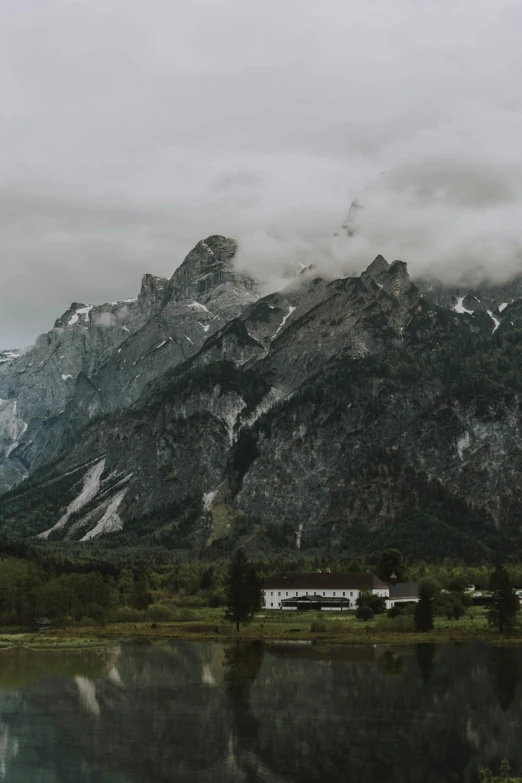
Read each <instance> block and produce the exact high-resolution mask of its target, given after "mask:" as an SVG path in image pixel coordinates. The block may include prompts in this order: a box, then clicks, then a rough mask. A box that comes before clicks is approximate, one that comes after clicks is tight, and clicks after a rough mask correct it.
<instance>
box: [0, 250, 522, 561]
mask: <svg viewBox="0 0 522 783" xmlns="http://www.w3.org/2000/svg"><path fill="white" fill-rule="evenodd" d="M236 251H237V245H236V242H235V241H234V240H232V239H228V238H225V237H221V236H211V237H208V238H207V239H205V240H204V241H201V242H199V243H198V244H197V245H196V247H195V248H194V249H193V250H192V251H191V252H190V253H189V254H188V256H187V257H186V259H185V260H184V261H183V263H182V264H181V265H180V266H179V267H178V268H177V269H176V271H175V272H174V274H173V275H172V277H171V278H170V280H169V279H164V278H158V277H154V276H152V275H145V277H144V278H143V281H142V285H141V290H140V292H139V294H138V297H137V298H136V299H133V300H123V301H119V302H113V303H110V304H104V305H100V306H91V305H87V304H84V303H80V302H74V303H73V304H72V305H71V307H70V308H69V309H68V310H67V311H66V312H65V313H64V314H63V315H62V316H60V317H59V318H58V319H57V320H56V322H55V324H54V327H53V329H51V330H50V331H49V332H48V333H47V334H44V335H41V336H40V337H39V338H38V339H37V341H36V343H35V345H34V346H31V347H30V348H28V349H24V350H10V351H3V352H0V397H1V400H0V490H2V492H3V494H2V495H1V496H0V525H1V528H2V529H3V530H4V531H5V532H7V533H9V534H10V535H16V536H38V537H40V539H45V540H49V541H53V540H56V541H84V542H86V541H91V540H96V541H102V542H105V543H107V544H110V545H111V546H120V545H124V544H125V545H132V546H140V545H146V546H149V545H162V546H166V547H169V548H190V549H202V548H210V549H211V550H217V551H226V550H228V549H229V548H230V547H232V546H234V545H236V544H237V542H240V543H242V544H244V545H245V546H252V547H256V548H257V549H268V548H275V549H279V548H281V547H284V548H290V549H304V548H310V547H313V548H324V547H336V548H340V549H345V550H347V551H349V552H351V553H357V554H364V553H368V552H373V551H377V550H378V549H382V548H384V547H386V546H391V545H394V546H398V547H399V548H401V549H402V550H403V551H404V552H405V554H407V555H409V556H410V557H412V558H413V557H415V558H421V557H424V558H427V559H434V558H435V559H436V558H442V557H445V556H456V557H461V558H464V559H467V560H473V561H479V560H491V559H493V558H496V557H500V556H501V557H509V556H518V554H520V551H521V550H522V536H521V522H522V519H521V517H520V512H519V510H518V509H519V507H518V492H519V487H520V486H521V478H522V437H521V435H520V431H519V429H520V428H519V421H520V401H521V396H520V395H521V392H522V371H521V369H522V368H521V364H522V278H521V279H515V280H513V281H511V282H510V283H507V284H504V285H501V286H495V285H492V284H483V285H481V286H480V287H477V288H475V289H473V288H467V289H466V290H462V289H460V288H459V287H457V286H451V285H447V284H446V285H445V284H442V283H434V282H433V281H428V280H412V279H411V278H410V275H409V273H408V269H407V266H406V264H405V263H403V262H401V261H394V262H393V263H388V261H386V260H385V259H384V258H383V257H382V256H378V257H377V258H376V259H375V260H374V261H373V262H372V263H371V264H370V266H369V267H368V268H367V269H366V270H365V271H364V272H363V273H362V274H361V275H360V276H357V277H343V278H340V279H330V278H326V277H324V276H323V275H321V273H320V272H319V271H318V269H316V268H315V267H313V266H311V267H307V268H304V269H303V270H302V271H301V272H300V273H299V274H298V275H296V277H295V279H293V280H292V281H291V282H290V284H289V285H288V286H287V287H286V288H284V289H283V290H282V291H279V292H276V293H271V294H269V295H267V296H262V295H261V291H260V288H259V284H258V283H257V282H256V281H255V280H254V279H253V278H252V277H250V276H248V275H247V274H245V273H241V272H239V271H238V270H237V267H236V265H235V255H236Z"/></svg>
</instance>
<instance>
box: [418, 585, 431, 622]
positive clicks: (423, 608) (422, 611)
mask: <svg viewBox="0 0 522 783" xmlns="http://www.w3.org/2000/svg"><path fill="white" fill-rule="evenodd" d="M414 620H415V630H417V631H432V630H433V598H432V594H431V592H430V590H429V588H428V587H427V586H426V585H423V584H421V586H420V588H419V601H418V603H417V605H416V606H415V617H414Z"/></svg>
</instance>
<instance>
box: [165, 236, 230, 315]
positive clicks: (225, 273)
mask: <svg viewBox="0 0 522 783" xmlns="http://www.w3.org/2000/svg"><path fill="white" fill-rule="evenodd" d="M236 251H237V242H236V241H235V239H229V238H228V237H222V236H217V235H216V236H210V237H207V239H202V240H201V242H198V244H197V245H196V246H195V247H194V248H193V249H192V250H191V251H190V253H189V254H188V255H187V257H186V258H185V260H184V261H183V263H182V264H181V266H180V267H178V269H176V271H175V272H174V274H173V275H172V277H171V279H170V284H169V289H170V298H174V299H196V300H197V299H198V298H199V299H201V298H204V297H205V295H206V294H209V293H210V292H211V291H212V290H213V289H214V288H217V286H219V285H222V284H223V283H226V282H236V280H237V278H238V275H237V272H236V270H235V268H234V265H233V260H234V256H235V255H236Z"/></svg>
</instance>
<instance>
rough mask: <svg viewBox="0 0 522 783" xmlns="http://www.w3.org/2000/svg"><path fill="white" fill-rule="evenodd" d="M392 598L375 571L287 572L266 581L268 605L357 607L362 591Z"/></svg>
mask: <svg viewBox="0 0 522 783" xmlns="http://www.w3.org/2000/svg"><path fill="white" fill-rule="evenodd" d="M368 591H370V592H372V593H373V594H374V595H378V596H380V597H381V598H384V599H389V596H390V588H389V587H388V585H387V584H385V583H384V582H382V581H381V580H380V579H379V578H378V577H377V576H375V574H372V573H370V572H369V571H366V572H364V573H362V574H332V573H330V572H329V571H315V572H314V573H311V574H292V573H290V574H283V575H279V576H271V577H270V578H269V579H267V580H266V581H265V584H264V595H265V609H284V610H285V609H286V610H288V611H307V610H314V611H315V610H318V609H320V610H322V611H343V610H346V609H355V607H356V601H357V598H358V597H359V595H360V594H361V592H368Z"/></svg>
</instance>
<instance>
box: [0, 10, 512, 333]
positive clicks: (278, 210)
mask: <svg viewBox="0 0 522 783" xmlns="http://www.w3.org/2000/svg"><path fill="white" fill-rule="evenodd" d="M521 35H522V4H521V3H520V2H518V1H513V2H508V1H507V0H322V1H321V2H318V0H148V1H147V2H143V0H0V142H1V147H0V149H1V155H0V265H1V270H0V271H1V278H0V281H1V287H0V346H3V347H15V346H19V345H24V344H27V343H29V342H32V341H33V340H34V338H35V336H36V335H37V334H38V333H39V332H42V331H47V329H49V328H50V327H51V326H52V324H53V322H54V320H55V318H56V317H57V316H59V315H60V314H61V313H62V312H63V311H64V310H66V309H67V307H68V306H69V304H70V303H71V302H72V301H81V302H86V303H100V302H103V301H111V300H114V299H117V298H127V297H130V296H135V295H136V293H137V291H138V288H139V284H140V279H141V276H142V274H143V273H145V272H152V273H155V274H161V275H167V276H170V275H171V274H172V272H173V271H174V269H175V268H176V267H177V266H178V265H179V263H180V262H181V261H182V259H183V257H184V255H185V254H186V252H187V251H188V250H189V249H190V247H191V246H193V245H194V244H195V243H196V242H197V241H198V240H199V239H201V238H203V237H205V236H208V235H209V234H212V233H223V234H228V235H232V236H235V237H236V238H238V239H239V241H240V244H241V248H242V258H241V262H242V264H243V265H245V266H247V267H248V268H250V269H253V270H255V271H256V272H257V274H258V275H259V276H261V277H262V278H264V279H266V280H268V281H269V282H270V283H271V284H272V285H274V284H275V283H276V281H277V277H278V275H279V268H280V266H281V264H283V263H284V262H285V261H287V260H288V259H289V258H302V259H303V260H304V261H305V262H308V261H310V260H319V261H320V262H324V263H325V264H326V265H328V264H330V265H331V264H334V265H338V266H339V267H342V268H349V267H351V266H353V267H354V268H361V267H362V266H366V265H367V264H368V263H369V262H370V261H371V260H372V258H373V256H374V255H375V254H376V253H377V252H382V253H383V254H384V255H386V256H387V257H388V258H389V260H393V259H394V258H403V259H404V260H406V261H408V263H409V264H410V267H411V268H412V270H413V271H414V272H417V273H419V272H425V271H426V270H428V271H429V270H432V271H433V270H436V273H437V274H441V275H445V276H446V277H447V276H451V275H459V274H460V275H465V274H469V270H470V269H472V270H475V271H476V273H477V274H480V275H483V274H487V275H490V276H493V277H499V276H506V275H508V274H512V273H513V271H516V270H517V269H519V258H520V250H519V248H520V245H521V237H522V186H521V181H522V177H521V172H522V141H521V140H522V105H521V104H522V91H521V89H520V84H521V78H522V67H521V66H522V47H521V46H520V40H521ZM354 198H357V199H358V200H359V202H360V203H361V204H363V205H364V208H363V209H361V210H358V222H359V226H358V234H357V236H356V237H355V238H354V240H353V241H352V242H350V243H346V242H343V241H341V240H339V239H334V240H331V236H332V235H333V234H334V233H335V232H336V231H337V230H338V229H339V227H340V225H341V224H342V222H343V221H344V219H345V218H346V214H347V212H348V209H349V206H350V203H351V201H352V199H354Z"/></svg>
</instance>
